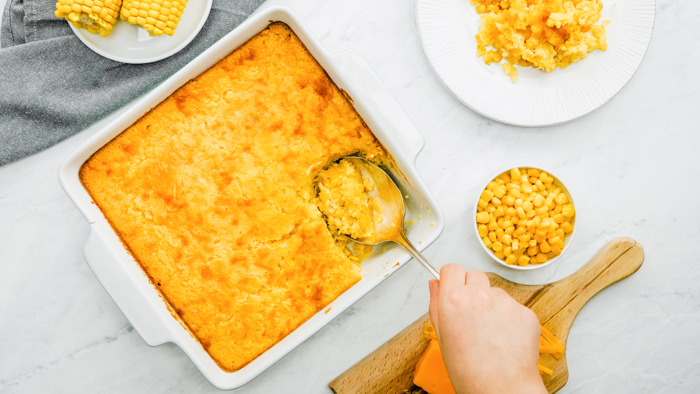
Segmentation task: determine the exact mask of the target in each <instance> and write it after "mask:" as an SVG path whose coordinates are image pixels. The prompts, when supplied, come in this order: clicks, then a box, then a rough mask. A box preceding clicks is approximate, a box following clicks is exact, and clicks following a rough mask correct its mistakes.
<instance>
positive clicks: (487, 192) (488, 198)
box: [481, 190, 493, 202]
mask: <svg viewBox="0 0 700 394" xmlns="http://www.w3.org/2000/svg"><path fill="white" fill-rule="evenodd" d="M492 198H493V192H492V191H491V190H484V191H483V192H482V193H481V200H482V201H486V202H489V201H491V199H492Z"/></svg>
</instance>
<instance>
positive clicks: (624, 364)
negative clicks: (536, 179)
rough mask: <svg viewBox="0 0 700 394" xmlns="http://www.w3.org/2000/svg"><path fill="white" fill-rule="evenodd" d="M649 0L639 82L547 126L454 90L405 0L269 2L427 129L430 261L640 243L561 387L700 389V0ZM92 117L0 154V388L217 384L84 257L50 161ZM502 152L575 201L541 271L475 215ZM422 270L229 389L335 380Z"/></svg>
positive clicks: (579, 326)
mask: <svg viewBox="0 0 700 394" xmlns="http://www.w3.org/2000/svg"><path fill="white" fill-rule="evenodd" d="M657 1H658V3H657V20H656V29H655V32H654V36H653V39H652V43H651V46H650V48H649V51H648V53H647V56H646V59H645V60H644V62H643V63H642V65H641V67H640V69H639V71H638V72H637V74H636V75H635V77H634V78H633V79H632V80H631V82H630V83H629V84H628V85H627V86H626V87H625V88H624V89H623V90H622V92H620V94H618V95H617V96H616V97H615V98H613V99H612V100H611V101H610V102H609V103H608V104H606V105H605V106H604V107H602V108H600V109H599V110H597V111H595V112H593V113H591V114H589V115H587V116H585V117H583V118H582V119H578V120H576V121H573V122H571V123H568V124H564V125H561V126H556V127H551V128H544V129H522V128H517V127H511V126H506V125H502V124H498V123H494V122H492V121H489V120H488V119H485V118H483V117H481V116H479V115H477V114H475V113H474V112H472V111H470V110H469V109H467V108H465V107H463V106H462V105H460V104H459V103H458V102H457V100H455V99H454V98H453V97H452V96H451V95H450V94H449V93H448V92H447V91H446V90H445V89H444V88H443V87H442V86H441V85H440V83H439V82H438V80H437V78H436V77H435V75H434V74H433V72H432V71H431V70H430V68H429V66H428V64H427V62H426V61H425V58H424V57H423V54H422V52H421V49H420V46H419V43H418V37H417V35H416V30H415V28H414V24H413V5H412V2H411V1H410V0H384V1H381V2H378V1H373V0H356V1H342V0H327V1H323V0H313V1H309V0H284V1H283V0H277V1H271V2H269V3H267V4H266V5H265V6H269V5H271V4H280V3H284V4H288V5H290V6H291V7H293V8H294V9H295V10H296V11H297V12H298V13H299V14H301V15H302V16H303V18H304V19H305V20H306V22H307V23H308V24H309V25H310V27H311V29H312V30H313V31H314V32H315V34H316V35H317V36H318V37H319V38H320V39H321V41H322V42H323V44H324V45H325V46H326V47H327V48H328V49H329V50H331V51H342V50H344V49H348V48H355V49H357V50H359V51H360V52H361V53H362V54H363V55H364V56H365V58H366V59H367V60H368V61H369V63H370V64H371V65H372V67H374V69H375V70H376V71H377V73H378V74H379V76H380V77H381V78H382V79H383V80H384V82H385V83H386V85H387V86H388V87H389V89H390V90H391V92H392V93H393V94H394V95H395V96H396V98H397V99H398V101H399V102H400V103H401V105H402V106H403V107H404V108H405V110H406V111H407V112H408V113H409V114H410V116H411V117H412V119H413V120H414V122H415V123H416V125H417V126H418V129H419V130H421V132H422V133H423V134H424V136H425V139H426V147H425V150H424V151H423V153H422V154H421V155H420V157H419V159H418V162H417V166H418V170H419V171H420V173H421V174H422V176H423V177H424V179H425V180H426V181H427V183H428V185H429V187H430V188H431V190H432V191H433V193H434V194H435V195H436V196H437V199H438V202H439V203H440V206H441V207H442V209H443V211H444V212H445V215H446V218H447V226H446V229H445V232H444V234H443V235H442V237H441V238H440V239H439V240H438V241H437V242H436V243H435V244H434V245H433V246H431V247H430V248H429V249H428V250H427V252H426V255H427V256H428V257H429V258H430V259H432V261H434V262H435V263H436V265H442V264H444V263H447V262H457V263H459V264H462V265H463V266H464V267H465V268H467V269H469V268H480V269H482V270H485V271H495V272H497V273H499V274H501V275H503V276H506V277H508V278H510V279H513V280H516V281H520V282H523V283H544V282H551V281H554V280H558V279H561V278H563V277H565V276H567V275H570V274H572V273H573V272H575V271H576V270H577V269H578V268H580V267H581V266H582V265H583V264H585V262H587V261H588V260H589V259H590V258H591V257H592V256H593V255H594V254H595V252H596V251H597V250H598V249H599V248H600V247H601V246H602V245H604V244H605V243H606V242H607V241H609V240H611V239H612V238H614V237H616V236H621V235H626V236H630V237H632V238H634V239H636V240H638V241H639V242H641V243H642V244H643V245H644V247H645V252H646V261H645V263H644V265H643V266H642V268H641V270H640V271H639V272H637V273H636V274H634V275H633V276H632V277H630V278H628V279H626V280H624V281H623V282H620V283H618V284H616V285H614V286H612V287H611V288H609V289H607V290H605V291H603V292H602V293H601V294H599V295H598V296H596V297H595V298H594V299H593V300H592V301H591V302H590V303H589V304H588V305H587V306H586V307H585V308H584V309H583V310H582V312H581V314H580V315H579V316H578V318H577V319H576V321H575V323H574V326H573V328H572V332H571V335H570V337H569V338H570V339H569V343H568V349H567V352H568V363H569V370H570V378H569V382H568V384H567V385H566V386H565V387H564V388H563V389H562V391H561V392H562V393H588V392H635V393H644V392H653V393H697V392H700V361H699V360H700V283H699V282H700V268H698V264H699V263H700V259H699V258H698V255H699V253H700V252H698V248H697V239H698V238H696V237H698V236H699V235H700V210H699V209H698V208H697V205H695V204H697V200H698V197H700V183H698V178H700V154H699V153H698V147H700V127H699V126H698V124H699V123H700V122H699V121H700V76H698V72H697V67H696V66H697V64H699V63H700V51H697V50H696V49H697V42H698V41H700V28H699V27H698V25H697V19H698V17H700V3H697V2H693V1H683V2H681V1H672V0H657ZM4 2H5V1H4V0H0V6H2V5H3V3H4ZM681 39H683V40H686V42H685V43H684V42H683V41H681ZM689 43H690V44H689ZM693 47H694V48H695V50H694V49H693ZM100 124H104V121H102V122H100V123H98V124H96V125H94V126H93V127H91V128H90V129H89V130H86V131H84V132H82V133H80V134H78V135H76V136H75V137H73V138H71V139H69V140H67V141H64V142H63V143H61V144H59V145H57V146H55V147H53V148H51V149H49V150H47V151H44V152H42V153H40V154H38V155H35V156H32V157H29V158H27V159H24V160H22V161H20V162H16V163H13V164H10V165H6V166H4V167H0V392H3V393H39V392H51V393H61V392H65V393H83V392H108V393H121V392H129V393H132V392H133V393H139V392H149V393H150V392H186V393H190V392H198V393H199V392H214V391H217V390H216V389H215V388H214V387H212V386H211V385H210V384H209V383H208V382H207V381H206V380H205V379H204V377H203V376H202V375H201V374H200V373H199V371H198V370H197V369H196V368H195V367H194V365H193V364H192V363H191V362H190V360H189V359H188V358H187V357H186V356H185V354H184V353H183V352H182V351H181V350H180V349H179V348H177V347H176V346H174V345H163V346H160V347H156V348H151V347H149V346H147V345H146V344H145V343H144V342H143V341H142V340H141V338H140V337H139V335H138V333H136V332H135V331H134V330H133V328H132V326H131V325H130V324H129V322H128V321H127V320H126V318H125V317H124V315H123V314H122V313H121V312H120V310H119V309H118V308H117V307H116V305H115V304H114V302H113V301H112V299H111V298H110V297H109V295H108V294H107V293H106V292H105V291H104V289H103V288H102V286H101V285H100V284H99V282H98V281H97V280H96V279H95V277H94V275H93V274H92V272H91V271H90V269H89V268H88V266H87V265H86V263H85V261H84V259H83V256H82V249H83V245H84V244H85V241H86V240H87V237H88V234H89V227H88V224H87V222H86V221H85V220H84V219H83V217H82V216H81V215H80V214H79V212H78V211H77V210H76V209H75V207H74V206H73V204H72V203H71V202H70V201H69V199H68V198H67V197H66V196H65V195H64V193H63V191H62V190H61V188H60V187H59V184H58V181H57V175H56V173H57V169H58V165H59V163H60V162H61V161H62V160H63V158H64V157H65V156H66V155H67V154H68V152H70V151H71V150H72V149H74V148H75V147H77V146H78V145H79V144H80V143H81V142H83V141H84V140H85V139H87V138H88V137H89V136H91V135H92V134H93V133H94V132H95V131H96V130H97V129H99V127H100ZM511 163H517V164H520V163H525V164H529V163H532V164H537V165H540V166H542V167H544V168H549V169H552V170H553V171H556V173H557V174H559V175H560V176H561V177H562V178H564V179H565V181H566V183H567V185H568V186H569V188H570V189H571V192H572V193H573V195H574V197H575V199H576V203H577V208H578V215H579V216H578V226H579V228H578V234H577V238H576V240H575V241H574V244H573V245H572V248H571V249H570V250H569V251H568V252H567V254H566V256H564V258H562V259H561V260H560V261H559V262H558V263H556V264H554V265H553V266H551V267H548V268H545V269H543V270H540V271H535V272H529V273H518V274H516V273H514V272H511V271H508V270H506V269H505V268H501V267H499V266H497V265H496V264H495V263H493V262H492V261H490V260H489V258H488V257H487V256H486V254H484V252H483V251H482V250H481V248H480V246H479V245H478V244H477V239H476V238H475V235H474V230H473V226H472V224H471V220H472V215H473V212H472V206H473V202H474V199H475V198H476V196H477V195H478V192H479V188H480V187H481V186H482V184H483V183H484V182H485V181H486V177H488V176H489V175H490V174H492V173H494V172H495V171H497V170H499V169H501V168H503V167H505V166H508V165H509V164H511ZM427 280H428V276H427V274H425V273H424V272H423V271H422V270H421V268H420V267H419V266H418V265H417V264H413V263H411V264H408V265H407V266H405V267H404V268H403V269H401V270H399V271H398V272H397V273H396V274H394V275H393V276H392V277H390V278H389V279H388V280H387V281H386V282H384V283H383V284H382V285H380V286H379V287H378V288H377V289H375V290H374V291H372V292H371V293H370V294H368V295H367V296H366V297H365V298H363V299H362V300H360V301H359V302H357V303H356V304H355V305H354V306H353V307H352V308H350V309H349V310H348V311H346V312H345V313H344V314H342V315H341V316H340V317H339V318H337V319H336V320H335V321H333V322H332V323H331V324H330V325H328V326H327V327H326V328H324V329H323V330H321V331H320V332H319V333H317V334H316V335H314V336H313V337H312V338H311V339H309V340H308V341H306V342H305V343H304V344H302V345H301V346H299V347H298V348H297V349H296V350H294V351H293V352H292V353H291V354H289V355H288V356H287V357H285V358H284V359H282V360H281V361H280V362H278V363H277V364H276V365H274V366H273V367H271V368H270V369H269V370H267V371H266V372H265V373H263V374H262V375H260V376H259V377H258V378H256V379H255V380H253V381H252V382H251V383H249V384H248V385H246V386H244V387H243V388H242V389H240V390H238V391H240V392H241V393H249V392H250V393H278V392H279V393H282V392H284V393H330V390H329V389H328V388H327V386H326V385H327V383H328V382H329V381H330V380H331V379H333V378H334V377H335V376H337V375H338V374H339V373H341V372H342V371H344V370H345V369H346V368H348V367H350V366H351V365H352V364H354V363H355V362H356V361H358V360H359V359H361V358H362V357H364V356H365V355H366V354H368V353H369V352H371V351H372V350H373V349H375V348H376V347H377V346H379V345H380V344H382V343H383V342H384V341H386V340H387V339H389V338H390V337H392V336H393V335H394V334H396V333H397V332H398V331H400V330H401V329H403V328H404V327H405V326H406V325H408V324H409V323H410V322H412V321H413V320H415V319H416V318H418V317H419V316H420V315H422V314H423V313H425V312H426V311H427V305H428V286H427Z"/></svg>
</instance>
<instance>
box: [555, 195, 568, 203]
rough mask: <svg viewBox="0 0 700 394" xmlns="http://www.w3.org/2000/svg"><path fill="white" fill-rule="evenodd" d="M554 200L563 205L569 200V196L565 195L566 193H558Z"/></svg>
mask: <svg viewBox="0 0 700 394" xmlns="http://www.w3.org/2000/svg"><path fill="white" fill-rule="evenodd" d="M554 201H556V203H557V204H559V205H564V204H566V203H567V202H569V198H568V197H567V196H566V194H564V193H559V194H557V196H556V197H554Z"/></svg>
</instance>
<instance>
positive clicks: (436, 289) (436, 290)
mask: <svg viewBox="0 0 700 394" xmlns="http://www.w3.org/2000/svg"><path fill="white" fill-rule="evenodd" d="M428 286H429V287H430V305H429V306H428V313H429V314H430V320H431V321H432V322H433V328H434V329H435V334H438V333H439V332H440V331H438V298H439V295H440V281H438V280H435V279H433V280H431V281H430V282H429V283H428Z"/></svg>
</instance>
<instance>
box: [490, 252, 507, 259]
mask: <svg viewBox="0 0 700 394" xmlns="http://www.w3.org/2000/svg"><path fill="white" fill-rule="evenodd" d="M493 254H495V255H496V257H498V258H499V259H501V260H503V259H505V256H504V255H503V252H493Z"/></svg>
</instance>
